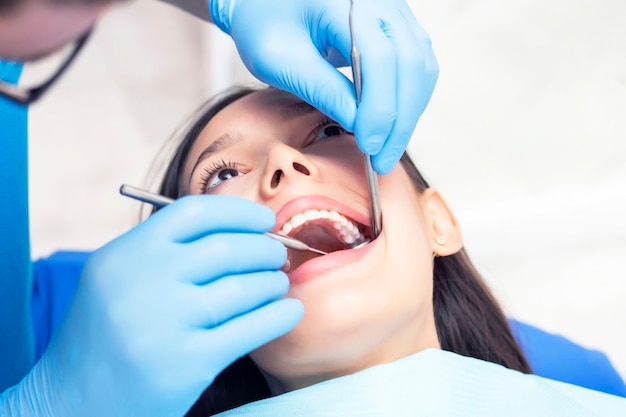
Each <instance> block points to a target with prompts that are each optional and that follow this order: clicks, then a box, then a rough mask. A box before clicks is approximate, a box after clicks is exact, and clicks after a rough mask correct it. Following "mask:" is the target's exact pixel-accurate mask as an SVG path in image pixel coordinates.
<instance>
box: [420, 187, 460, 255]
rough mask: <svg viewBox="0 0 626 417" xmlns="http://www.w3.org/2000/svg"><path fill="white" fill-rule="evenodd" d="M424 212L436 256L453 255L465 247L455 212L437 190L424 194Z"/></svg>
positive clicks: (429, 190) (430, 189)
mask: <svg viewBox="0 0 626 417" xmlns="http://www.w3.org/2000/svg"><path fill="white" fill-rule="evenodd" d="M422 199H423V202H424V214H425V217H426V224H427V226H428V232H429V235H430V242H431V249H432V252H433V255H434V256H448V255H453V254H455V253H457V252H458V251H460V250H461V249H462V248H463V237H462V235H461V228H460V227H459V224H458V222H457V221H456V218H455V217H454V214H453V213H452V211H451V210H450V208H449V207H448V205H447V204H446V202H445V200H444V199H443V197H441V194H439V192H438V191H437V190H434V189H432V188H429V189H427V190H426V191H424V193H423V194H422Z"/></svg>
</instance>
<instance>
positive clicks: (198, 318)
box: [186, 271, 289, 328]
mask: <svg viewBox="0 0 626 417" xmlns="http://www.w3.org/2000/svg"><path fill="white" fill-rule="evenodd" d="M288 290H289V279H288V278H287V276H286V275H285V273H284V272H282V271H265V272H256V273H250V274H241V275H230V276H227V277H223V278H220V279H218V280H216V281H214V282H211V283H209V284H207V285H202V286H198V287H196V288H194V289H192V291H191V293H190V294H189V296H188V297H187V298H186V300H187V302H186V303H187V305H188V307H187V308H188V310H189V314H190V317H189V319H188V322H189V324H190V325H192V326H196V327H203V328H211V327H216V326H218V325H220V324H222V323H225V322H227V321H228V320H230V319H233V318H235V317H237V316H240V315H242V314H245V313H248V312H250V311H253V310H255V309H257V308H259V307H262V306H264V305H266V304H268V303H271V302H273V301H276V300H279V299H281V298H282V297H284V296H285V294H287V291H288Z"/></svg>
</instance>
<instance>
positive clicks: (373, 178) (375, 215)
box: [349, 0, 383, 239]
mask: <svg viewBox="0 0 626 417" xmlns="http://www.w3.org/2000/svg"><path fill="white" fill-rule="evenodd" d="M353 8H354V0H350V22H349V23H350V38H351V40H352V50H351V51H350V59H351V60H352V80H353V82H354V92H355V94H356V103H357V106H358V105H359V103H360V102H361V81H362V80H361V53H360V52H359V49H358V48H357V46H356V40H355V37H354V25H353V23H352V10H353ZM365 170H366V172H367V185H368V187H369V192H370V205H371V212H372V238H373V239H376V238H377V237H378V235H380V232H381V230H382V227H383V225H382V223H383V217H382V213H381V209H380V193H379V191H378V176H377V175H376V172H375V171H374V168H373V167H372V157H371V155H369V156H368V155H365Z"/></svg>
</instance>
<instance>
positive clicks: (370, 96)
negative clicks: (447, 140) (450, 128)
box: [209, 0, 439, 174]
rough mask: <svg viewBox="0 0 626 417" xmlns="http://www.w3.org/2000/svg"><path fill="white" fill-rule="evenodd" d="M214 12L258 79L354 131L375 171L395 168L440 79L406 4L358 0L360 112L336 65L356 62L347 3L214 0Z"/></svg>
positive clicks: (392, 0) (341, 0) (395, 0)
mask: <svg viewBox="0 0 626 417" xmlns="http://www.w3.org/2000/svg"><path fill="white" fill-rule="evenodd" d="M209 9H210V13H211V16H212V19H213V21H214V23H215V24H216V25H218V26H219V27H220V28H221V29H222V30H223V31H224V32H226V33H227V34H229V35H230V36H231V37H232V38H233V40H234V42H235V44H236V46H237V49H238V51H239V54H240V56H241V58H242V60H243V62H244V64H245V65H246V67H247V68H248V70H250V72H251V73H252V74H254V75H255V76H256V77H257V78H259V79H260V80H261V81H263V82H266V83H268V84H270V85H273V86H275V87H278V88H281V89H284V90H287V91H290V92H292V93H294V94H296V95H298V96H299V97H301V98H302V99H304V100H305V101H306V102H308V103H310V104H311V105H313V106H314V107H316V108H318V109H319V110H320V111H322V112H324V113H325V114H327V115H328V116H329V117H331V118H333V119H335V120H337V121H338V122H339V123H341V125H343V127H345V128H346V129H348V130H350V131H353V132H354V133H355V136H356V138H357V143H358V145H359V147H360V149H361V150H362V151H363V152H365V153H367V154H370V155H374V157H373V166H374V169H375V170H376V171H377V172H378V173H380V174H385V173H387V172H389V171H391V169H392V168H393V167H394V165H395V164H396V163H397V162H398V160H399V159H400V157H401V156H402V153H403V152H404V150H405V149H406V146H407V144H408V142H409V139H410V138H411V135H412V133H413V130H414V128H415V125H416V124H417V120H418V119H419V117H420V116H421V114H422V113H423V112H424V109H425V108H426V105H427V104H428V101H429V100H430V97H431V95H432V92H433V89H434V88H435V83H436V81H437V76H438V74H439V67H438V64H437V61H436V59H435V55H434V53H433V51H432V48H431V42H430V38H429V37H428V35H427V34H426V32H425V31H424V30H423V29H422V28H421V26H420V25H419V24H418V23H417V21H416V20H415V17H414V16H413V14H412V13H411V10H410V8H409V6H408V5H407V4H406V3H405V2H404V1H403V0H355V9H354V26H355V32H356V34H355V38H356V43H357V45H358V47H359V50H360V51H361V56H362V58H361V59H362V75H363V86H362V97H361V103H360V105H359V108H358V111H357V108H356V98H355V95H354V87H353V86H352V83H351V82H350V81H349V80H348V79H347V78H346V77H345V76H344V75H343V74H341V73H340V72H339V71H338V70H337V69H336V68H335V66H334V65H337V66H341V65H342V64H345V63H347V62H350V48H351V38H350V30H349V25H348V16H349V9H350V1H349V0H262V1H259V0H209Z"/></svg>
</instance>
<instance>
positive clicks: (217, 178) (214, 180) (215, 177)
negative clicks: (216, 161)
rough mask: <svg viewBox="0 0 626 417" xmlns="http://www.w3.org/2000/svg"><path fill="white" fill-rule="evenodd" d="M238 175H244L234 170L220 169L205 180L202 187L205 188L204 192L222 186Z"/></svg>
mask: <svg viewBox="0 0 626 417" xmlns="http://www.w3.org/2000/svg"><path fill="white" fill-rule="evenodd" d="M240 175H244V173H243V172H241V171H237V170H236V169H234V168H224V169H221V170H219V171H217V172H215V173H213V174H211V175H210V177H209V178H207V181H206V185H205V186H204V188H205V190H204V191H205V192H207V191H209V190H211V189H213V188H215V187H217V186H218V185H220V184H222V183H223V182H225V181H228V180H230V179H233V178H235V177H238V176H240Z"/></svg>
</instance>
